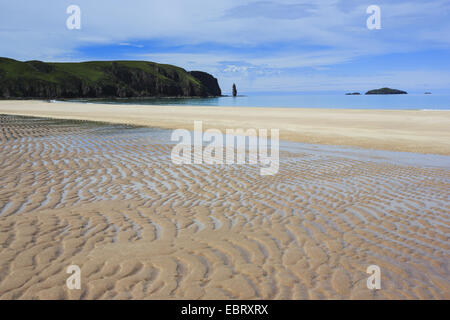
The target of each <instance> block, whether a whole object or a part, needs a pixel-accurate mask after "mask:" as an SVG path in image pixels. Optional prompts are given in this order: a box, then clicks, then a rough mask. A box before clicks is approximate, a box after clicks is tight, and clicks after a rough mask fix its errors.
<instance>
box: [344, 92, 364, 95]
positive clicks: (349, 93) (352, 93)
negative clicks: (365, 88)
mask: <svg viewBox="0 0 450 320" xmlns="http://www.w3.org/2000/svg"><path fill="white" fill-rule="evenodd" d="M345 95H346V96H359V95H361V93H359V92H348V93H346V94H345Z"/></svg>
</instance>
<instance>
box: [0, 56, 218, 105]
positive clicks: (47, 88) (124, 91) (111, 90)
mask: <svg viewBox="0 0 450 320" xmlns="http://www.w3.org/2000/svg"><path fill="white" fill-rule="evenodd" d="M220 95H221V90H220V87H219V85H218V82H217V79H216V78H214V77H213V76H212V75H210V74H208V73H206V72H201V71H192V72H187V71H186V70H184V69H182V68H179V67H176V66H172V65H167V64H158V63H154V62H145V61H91V62H80V63H50V62H49V63H46V62H41V61H27V62H20V61H16V60H13V59H8V58H0V98H6V99H8V98H11V99H14V98H37V99H40V98H44V99H50V98H53V99H56V98H127V97H193V96H196V97H207V96H220Z"/></svg>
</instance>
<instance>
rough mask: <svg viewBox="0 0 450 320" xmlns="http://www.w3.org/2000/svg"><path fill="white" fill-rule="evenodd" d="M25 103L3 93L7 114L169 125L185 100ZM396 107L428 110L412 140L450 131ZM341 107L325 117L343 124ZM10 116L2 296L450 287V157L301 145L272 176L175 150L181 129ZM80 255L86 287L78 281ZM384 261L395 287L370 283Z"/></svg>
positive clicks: (0, 148)
mask: <svg viewBox="0 0 450 320" xmlns="http://www.w3.org/2000/svg"><path fill="white" fill-rule="evenodd" d="M27 104H29V102H20V103H19V102H2V104H1V107H0V113H6V112H8V113H13V112H17V113H22V114H25V113H26V114H28V113H33V114H34V115H41V116H51V117H60V118H62V117H74V118H81V119H84V118H88V117H89V118H94V119H95V120H102V121H110V122H132V123H139V124H150V123H157V124H159V125H160V126H161V127H164V126H168V127H170V126H172V125H174V123H173V122H171V121H174V120H171V119H175V118H177V117H179V115H178V116H177V115H176V114H177V112H178V111H179V110H182V109H183V108H168V113H169V115H168V116H167V117H166V118H168V119H166V120H165V119H164V117H163V112H162V110H161V108H162V107H155V108H150V109H148V110H147V107H134V106H133V107H129V108H130V109H127V108H128V107H123V108H118V107H117V106H95V105H78V104H76V105H67V104H49V103H47V104H46V103H39V102H33V103H31V104H30V106H28V107H27ZM68 107H70V108H69V109H70V110H69V111H67V112H66V111H64V110H65V109H66V108H68ZM78 108H81V109H78ZM91 108H92V109H91ZM113 108H115V109H114V110H117V112H114V113H111V114H110V113H106V112H105V113H104V114H102V112H101V110H112V109H113ZM164 108H166V107H164ZM63 109H64V110H63ZM125 109H126V110H127V111H126V112H124V111H121V110H125ZM191 109H193V110H197V112H198V113H197V114H196V116H198V117H199V118H201V119H203V120H206V119H211V122H212V124H214V125H217V124H221V125H223V126H228V125H229V124H230V123H231V122H227V121H231V119H223V122H221V120H220V119H219V118H220V117H218V116H217V114H216V112H218V113H221V112H222V113H224V114H227V112H228V111H227V110H225V109H222V108H221V109H204V108H189V109H186V111H185V112H186V116H187V115H188V110H191ZM75 110H77V111H75ZM282 111H284V110H282ZM282 111H280V110H269V111H268V112H272V113H273V115H274V116H275V114H278V113H280V112H281V113H282ZM208 112H209V113H210V114H209V116H208V115H207V114H206V113H208ZM248 112H249V113H248V114H250V113H252V112H255V111H248ZM287 112H292V113H291V115H293V114H296V112H298V111H295V110H291V111H287ZM321 112H323V113H326V112H329V111H317V113H314V112H313V111H304V114H306V115H309V117H310V118H313V115H316V116H317V115H319V114H320V113H321ZM335 112H336V113H338V111H335ZM345 112H348V113H350V114H354V117H359V118H361V119H362V118H365V117H363V114H364V113H363V112H358V111H345ZM171 113H173V115H172V116H170V114H171ZM202 113H205V114H202ZM388 113H389V114H392V119H391V120H390V121H392V122H390V121H388V119H389V117H388V116H386V113H385V112H377V111H374V112H373V115H374V116H373V117H375V115H378V119H379V124H380V125H383V123H384V125H386V123H388V124H390V125H392V123H394V122H395V121H398V123H399V124H400V122H401V121H400V120H401V117H400V115H399V114H408V117H403V118H404V119H407V120H408V121H409V122H408V121H406V120H405V121H403V126H400V125H399V127H400V128H399V132H400V133H399V134H398V135H400V136H401V135H404V134H405V132H408V130H412V128H409V127H408V126H406V125H405V123H415V124H416V123H419V122H420V123H422V127H420V128H422V129H423V130H422V131H420V130H417V131H416V133H415V135H413V136H412V138H410V139H411V141H412V140H414V141H415V142H416V143H417V141H422V140H420V139H419V136H420V137H421V138H422V139H423V141H427V142H428V143H431V142H430V140H428V139H432V138H433V139H436V140H432V141H437V142H435V143H436V145H440V144H439V141H441V146H442V147H443V148H444V146H446V144H445V142H444V141H443V140H440V139H441V138H442V137H444V136H445V135H448V127H447V130H442V127H441V128H440V127H439V125H441V126H443V125H444V123H446V122H448V119H449V118H448V116H447V113H438V112H436V113H420V112H405V113H397V112H392V113H390V112H388ZM441 114H442V115H443V117H442V119H439V116H440V115H441ZM420 115H422V116H421V119H422V121H419V120H418V118H419V116H420ZM158 117H159V118H158ZM191 117H192V118H189V120H186V119H185V120H184V121H183V120H180V119H179V118H178V119H179V120H178V121H179V122H176V125H183V124H184V125H186V126H188V123H187V122H189V121H190V119H194V116H191ZM208 117H209V118H208ZM255 117H256V114H255ZM259 117H260V118H258V119H266V120H265V121H267V122H264V124H268V125H270V124H274V123H275V122H271V121H273V120H270V119H268V118H264V117H265V116H263V115H260V116H259ZM305 117H306V116H305ZM288 118H289V117H287V118H286V119H288ZM235 119H240V120H239V122H238V123H239V125H241V124H247V125H254V124H255V123H256V122H255V121H256V120H255V119H252V118H250V119H251V120H245V118H244V117H242V116H239V117H235ZM382 119H384V120H385V121H386V122H384V121H382ZM332 120H334V119H332V118H330V119H328V120H319V119H316V123H318V122H321V121H322V122H323V123H330V126H331V124H333V123H338V124H340V125H341V126H343V123H345V120H344V119H343V117H342V118H339V117H337V120H336V121H332ZM153 121H155V122H153ZM165 121H166V122H165ZM208 121H209V120H208ZM246 121H248V122H246ZM277 121H278V120H277ZM289 121H290V122H289V123H291V125H292V126H294V128H297V127H295V121H293V120H292V119H290V120H289ZM298 121H299V122H300V123H303V124H304V126H305V127H304V126H303V125H299V127H298V128H306V124H305V123H306V122H307V121H306V120H305V119H303V120H298ZM367 121H368V122H369V120H367ZM370 121H372V122H371V123H373V126H375V120H374V119H373V118H372V119H371V120H370ZM258 123H259V122H258ZM359 125H361V124H359ZM309 126H312V124H309ZM288 127H289V126H288ZM361 127H366V126H364V125H361ZM0 128H1V130H0V185H1V188H0V299H174V298H177V299H450V282H449V280H448V275H449V261H450V260H449V252H450V245H449V234H450V220H449V218H450V202H449V197H450V166H449V163H448V161H446V160H448V158H447V157H445V156H440V157H441V158H438V159H441V160H442V159H444V160H443V161H441V160H439V161H438V160H436V161H435V160H434V159H435V158H433V157H429V156H428V155H420V154H417V155H414V154H410V155H408V160H410V162H409V163H404V162H402V161H401V160H399V159H400V158H401V157H400V158H398V157H397V156H396V155H395V154H396V153H393V155H391V154H386V155H378V154H377V155H371V153H370V152H367V153H360V152H358V151H357V150H356V151H345V150H339V149H324V150H321V149H320V148H319V149H318V148H315V147H314V146H311V147H299V148H296V149H294V148H287V149H282V150H280V170H279V173H278V174H276V175H273V176H261V175H260V174H259V170H258V169H259V168H258V167H255V166H251V165H242V166H238V165H228V166H227V165H206V164H202V165H192V166H188V165H174V164H173V163H172V162H171V161H170V151H171V145H170V144H168V143H166V142H165V141H167V139H168V132H170V131H168V132H167V130H157V129H152V128H136V127H133V126H128V125H114V124H99V123H91V122H86V121H61V120H49V119H39V118H29V117H14V116H0ZM329 128H330V127H329ZM352 128H353V127H352ZM402 128H404V129H403V131H402ZM416 129H417V128H416ZM358 130H359V129H358V128H357V126H356V124H354V129H349V131H348V132H347V131H345V130H343V129H342V131H343V132H346V133H345V134H349V133H350V132H359V131H358ZM360 130H363V128H361V129H360ZM292 132H295V130H293V131H292ZM361 132H362V131H361ZM371 132H372V134H374V133H375V132H376V130H375V127H372V130H371ZM378 132H381V131H380V130H378ZM433 132H437V133H436V134H435V135H433V134H432V133H433ZM420 133H422V134H420ZM380 134H381V135H383V134H386V133H380ZM293 136H295V135H294V134H293ZM298 136H299V137H300V136H301V134H299V135H298ZM367 136H368V138H367V139H369V141H377V140H376V139H375V138H372V135H370V134H368V135H367ZM439 137H440V138H439ZM370 139H374V140H370ZM405 139H406V138H405ZM415 139H417V140H415ZM398 141H399V140H398ZM398 141H396V142H397V143H398ZM411 143H412V142H411ZM380 146H381V145H380ZM424 147H425V145H424ZM430 147H435V145H433V146H430ZM446 148H447V149H442V150H441V151H444V150H445V152H442V153H446V152H447V151H448V147H446ZM427 150H431V149H427ZM433 150H434V149H433ZM423 157H425V158H423ZM436 157H438V156H436ZM415 159H416V160H417V161H414V160H415ZM424 159H425V160H424ZM419 160H420V161H419ZM411 163H412V164H411ZM72 264H75V265H78V266H79V267H80V269H81V275H82V278H81V289H80V290H69V289H68V288H67V287H66V285H65V283H66V279H67V277H68V276H69V275H68V274H67V273H66V269H67V267H68V266H69V265H72ZM374 264H375V265H378V266H379V267H380V268H381V272H382V278H381V286H382V288H381V290H368V288H367V285H366V282H367V278H368V276H369V275H368V274H367V273H366V269H367V267H368V266H369V265H374Z"/></svg>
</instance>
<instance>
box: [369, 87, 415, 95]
mask: <svg viewBox="0 0 450 320" xmlns="http://www.w3.org/2000/svg"><path fill="white" fill-rule="evenodd" d="M366 94H408V92H406V91H402V90H398V89H391V88H381V89H374V90H370V91H367V92H366Z"/></svg>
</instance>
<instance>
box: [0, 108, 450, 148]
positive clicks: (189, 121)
mask: <svg viewBox="0 0 450 320" xmlns="http://www.w3.org/2000/svg"><path fill="white" fill-rule="evenodd" d="M0 114H16V115H25V116H26V115H28V116H38V117H52V118H58V119H79V120H94V121H105V122H110V123H125V124H135V125H144V126H152V127H160V128H168V129H178V128H182V129H188V130H192V129H193V123H194V121H195V120H202V121H203V125H204V127H205V128H206V129H208V128H217V129H220V130H225V129H228V128H243V129H248V128H265V129H270V128H274V129H280V138H281V139H283V140H289V141H295V142H306V143H318V144H326V145H341V146H357V147H362V148H369V149H378V150H391V151H406V152H417V153H432V154H443V155H450V129H449V128H450V112H448V111H407V110H344V109H303V108H302V109H292V108H248V107H191V106H143V105H121V106H118V105H106V104H84V103H64V102H57V103H48V102H41V101H8V100H4V101H0Z"/></svg>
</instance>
